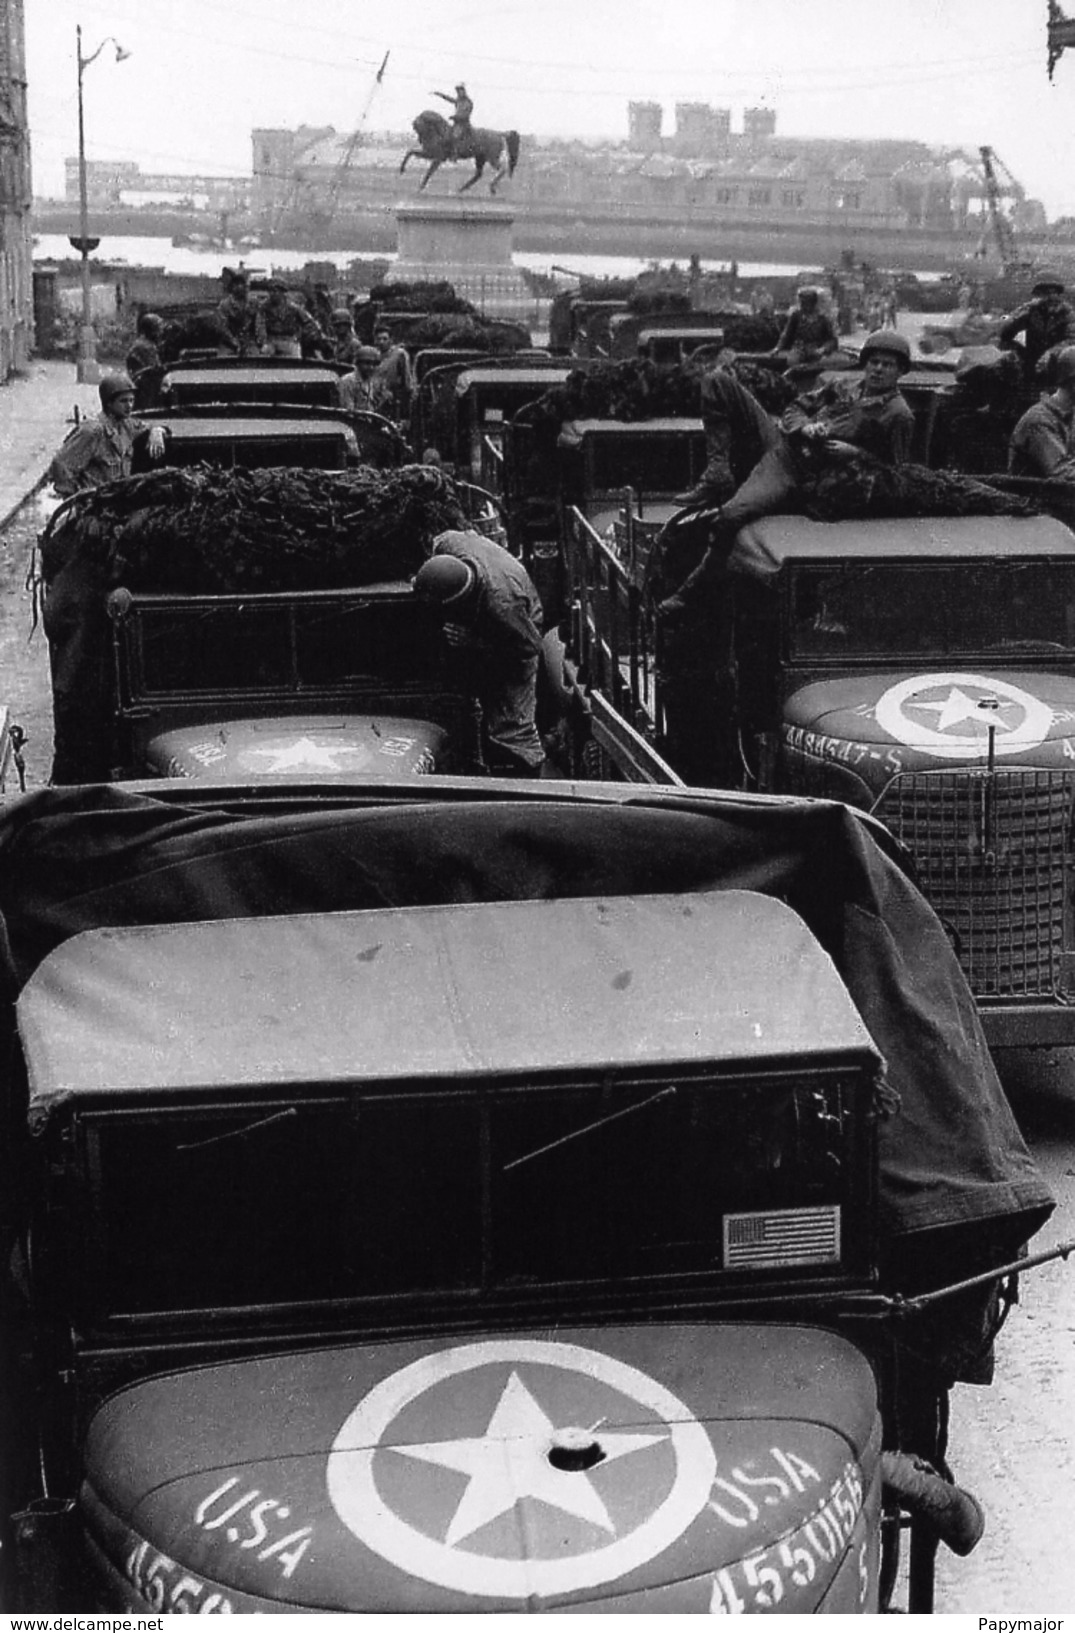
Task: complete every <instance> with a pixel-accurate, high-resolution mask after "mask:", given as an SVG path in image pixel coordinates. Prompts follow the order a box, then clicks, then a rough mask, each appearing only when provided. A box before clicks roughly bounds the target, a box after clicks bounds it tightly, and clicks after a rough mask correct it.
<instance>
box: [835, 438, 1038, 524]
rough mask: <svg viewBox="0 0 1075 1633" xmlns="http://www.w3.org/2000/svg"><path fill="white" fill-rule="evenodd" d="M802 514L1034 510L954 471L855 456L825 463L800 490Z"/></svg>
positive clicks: (849, 517)
mask: <svg viewBox="0 0 1075 1633" xmlns="http://www.w3.org/2000/svg"><path fill="white" fill-rule="evenodd" d="M803 508H804V510H805V511H806V513H807V515H808V516H812V517H814V519H815V520H817V521H821V522H842V521H854V520H858V519H865V518H871V517H882V516H1033V515H1035V514H1036V513H1037V510H1038V506H1036V505H1035V504H1033V503H1032V502H1031V501H1030V500H1028V499H1023V498H1019V497H1017V496H1016V495H1015V494H1011V493H1002V492H1001V491H1000V489H999V488H994V487H990V486H989V484H988V483H986V482H979V481H976V480H975V478H974V477H971V476H961V475H960V474H959V473H958V472H956V471H932V470H930V469H929V468H928V466H926V465H900V466H892V465H885V464H882V462H881V461H880V460H877V459H873V458H872V457H871V456H870V455H869V454H863V453H858V454H855V455H849V456H847V457H845V458H841V459H840V460H838V461H836V462H830V461H826V462H825V463H824V465H823V466H822V468H821V469H819V471H818V473H817V474H816V475H813V476H811V477H810V478H809V480H808V481H807V482H806V483H805V484H804V488H803Z"/></svg>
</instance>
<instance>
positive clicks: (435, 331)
mask: <svg viewBox="0 0 1075 1633" xmlns="http://www.w3.org/2000/svg"><path fill="white" fill-rule="evenodd" d="M406 341H407V345H408V346H409V347H411V348H412V350H415V351H418V350H424V349H426V348H429V347H434V346H444V347H449V348H451V349H452V350H453V351H468V352H489V353H492V354H494V355H503V354H505V353H510V352H518V351H525V350H527V349H528V348H529V347H530V346H532V345H533V338H532V336H531V334H530V331H529V329H525V328H524V327H523V325H522V324H521V323H505V322H502V321H500V320H498V319H496V318H484V317H481V316H480V315H478V314H475V315H473V316H467V315H459V314H454V313H439V312H432V313H430V314H429V315H428V316H427V317H424V318H423V319H422V321H421V322H420V323H418V324H416V325H415V327H414V328H413V329H410V330H408V332H407V337H406Z"/></svg>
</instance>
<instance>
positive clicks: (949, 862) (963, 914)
mask: <svg viewBox="0 0 1075 1633" xmlns="http://www.w3.org/2000/svg"><path fill="white" fill-rule="evenodd" d="M1072 793H1073V777H1072V774H1071V773H1069V772H1064V771H1025V770H1018V769H1012V770H1002V771H993V772H989V771H984V770H983V771H929V772H903V773H902V774H901V775H900V776H898V777H894V778H893V780H892V781H891V782H890V783H889V785H888V787H887V788H886V789H885V791H884V793H883V794H882V796H881V798H880V800H879V801H878V803H877V805H876V807H875V811H874V814H875V815H876V816H878V817H880V818H881V820H882V821H883V822H884V823H886V825H887V826H888V827H889V828H890V829H891V830H892V832H893V833H894V834H895V835H896V837H897V839H899V840H901V841H902V842H903V844H904V845H906V846H907V849H908V850H909V851H910V852H911V854H912V855H913V857H914V860H915V865H916V867H917V870H918V878H919V883H920V884H921V887H922V889H923V891H924V892H925V894H926V896H927V897H928V898H929V900H930V902H931V903H932V905H933V908H934V910H935V911H936V913H937V915H938V916H939V918H941V919H942V921H943V922H944V923H945V925H946V927H947V928H948V930H949V932H950V933H951V935H952V937H953V939H954V941H955V945H956V951H957V953H958V955H959V960H960V963H961V964H962V966H963V969H964V972H965V974H966V976H967V979H968V980H969V982H970V985H971V988H972V990H973V991H974V994H975V996H976V997H978V998H1034V997H1046V996H1055V995H1057V994H1058V992H1059V989H1060V985H1061V964H1062V958H1063V952H1064V941H1065V936H1064V923H1065V907H1066V902H1067V894H1068V888H1067V850H1068V839H1069V832H1070V828H1071V812H1072Z"/></svg>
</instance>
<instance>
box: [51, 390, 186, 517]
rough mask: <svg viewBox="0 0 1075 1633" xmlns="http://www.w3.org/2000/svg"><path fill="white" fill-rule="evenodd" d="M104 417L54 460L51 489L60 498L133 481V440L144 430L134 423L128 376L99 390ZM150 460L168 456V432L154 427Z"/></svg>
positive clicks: (80, 431) (75, 435) (81, 430)
mask: <svg viewBox="0 0 1075 1633" xmlns="http://www.w3.org/2000/svg"><path fill="white" fill-rule="evenodd" d="M97 392H98V396H99V397H100V399H101V412H100V414H99V415H98V416H97V418H96V419H93V420H83V421H82V424H81V425H79V426H78V427H77V429H76V430H74V431H72V432H71V434H70V436H69V437H68V438H67V440H66V441H65V442H64V444H63V445H62V447H61V448H60V449H59V450H58V452H57V453H56V454H55V456H54V457H53V461H52V464H51V466H50V467H49V476H50V477H51V479H52V485H53V487H54V488H55V489H56V492H57V493H58V494H59V495H60V497H61V498H62V499H66V498H68V497H69V496H70V495H71V494H73V493H79V492H81V490H82V489H83V488H99V487H101V486H103V484H104V483H105V482H116V481H118V480H119V478H120V477H123V476H130V474H131V461H132V458H133V455H134V439H135V437H136V436H137V434H138V432H139V431H140V430H141V429H142V426H141V425H140V424H139V422H138V421H137V420H136V419H135V418H134V385H133V382H132V381H131V380H130V379H129V378H128V377H127V375H126V374H110V375H107V376H106V377H105V379H103V380H102V381H101V383H100V385H99V386H98V388H97ZM146 447H147V451H148V453H149V457H150V458H151V459H159V458H160V457H161V455H162V454H163V452H164V431H163V429H162V427H161V426H159V425H154V426H152V427H151V428H150V431H149V437H148V440H147V443H146Z"/></svg>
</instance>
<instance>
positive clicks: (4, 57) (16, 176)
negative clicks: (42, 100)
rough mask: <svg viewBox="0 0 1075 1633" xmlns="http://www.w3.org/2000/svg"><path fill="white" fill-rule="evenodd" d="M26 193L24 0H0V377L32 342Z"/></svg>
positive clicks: (25, 355) (20, 361)
mask: <svg viewBox="0 0 1075 1633" xmlns="http://www.w3.org/2000/svg"><path fill="white" fill-rule="evenodd" d="M31 195H32V188H31V180H30V132H29V129H28V126H27V122H26V35H25V21H24V15H23V0H0V381H3V380H7V379H8V378H9V377H10V376H11V374H12V373H14V372H15V371H16V370H17V369H23V368H25V367H26V364H27V362H28V360H29V356H30V350H31V347H32V345H33V312H34V291H33V235H32V232H31V229H30V203H31Z"/></svg>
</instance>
